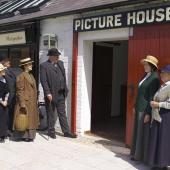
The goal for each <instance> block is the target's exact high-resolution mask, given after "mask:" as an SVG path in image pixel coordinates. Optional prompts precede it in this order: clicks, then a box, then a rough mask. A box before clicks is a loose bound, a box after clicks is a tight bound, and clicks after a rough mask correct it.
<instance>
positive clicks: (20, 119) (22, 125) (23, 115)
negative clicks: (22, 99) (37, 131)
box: [15, 108, 28, 132]
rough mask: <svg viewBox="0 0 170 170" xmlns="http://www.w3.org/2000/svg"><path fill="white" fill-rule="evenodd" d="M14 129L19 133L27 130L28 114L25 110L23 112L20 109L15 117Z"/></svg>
mask: <svg viewBox="0 0 170 170" xmlns="http://www.w3.org/2000/svg"><path fill="white" fill-rule="evenodd" d="M15 129H16V130H17V131H20V132H24V131H26V130H27V129H28V112H27V109H26V108H25V109H24V110H23V108H22V109H21V108H20V110H19V113H18V114H17V115H16V120H15Z"/></svg>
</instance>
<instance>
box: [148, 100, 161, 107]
mask: <svg viewBox="0 0 170 170" xmlns="http://www.w3.org/2000/svg"><path fill="white" fill-rule="evenodd" d="M150 106H151V107H152V108H158V107H159V103H158V102H155V101H151V102H150Z"/></svg>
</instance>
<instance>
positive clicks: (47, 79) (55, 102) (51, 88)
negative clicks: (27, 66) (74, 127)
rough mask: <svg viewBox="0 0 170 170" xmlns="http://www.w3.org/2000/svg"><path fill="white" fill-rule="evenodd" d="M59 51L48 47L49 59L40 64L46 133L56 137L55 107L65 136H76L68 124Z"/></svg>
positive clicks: (65, 93) (63, 77)
mask: <svg viewBox="0 0 170 170" xmlns="http://www.w3.org/2000/svg"><path fill="white" fill-rule="evenodd" d="M60 55H61V53H60V52H59V51H58V50H57V49H56V48H52V49H49V51H48V54H47V56H49V59H48V60H47V61H46V62H44V63H42V64H41V65H40V81H41V84H42V87H43V90H44V97H45V104H46V110H47V119H48V135H49V136H50V137H51V138H54V139H55V138H56V135H55V123H56V122H55V109H57V113H58V116H59V121H60V125H61V129H62V132H63V133H64V136H65V137H70V138H76V137H77V136H76V134H73V133H71V132H70V128H69V126H68V122H67V117H66V111H65V99H66V97H67V93H68V89H67V84H66V76H65V69H64V64H63V62H62V61H61V60H59V56H60Z"/></svg>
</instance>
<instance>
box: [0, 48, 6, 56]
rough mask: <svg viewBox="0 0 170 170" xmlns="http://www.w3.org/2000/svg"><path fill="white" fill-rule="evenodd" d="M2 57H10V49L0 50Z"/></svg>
mask: <svg viewBox="0 0 170 170" xmlns="http://www.w3.org/2000/svg"><path fill="white" fill-rule="evenodd" d="M0 56H2V57H6V56H8V48H4V49H0Z"/></svg>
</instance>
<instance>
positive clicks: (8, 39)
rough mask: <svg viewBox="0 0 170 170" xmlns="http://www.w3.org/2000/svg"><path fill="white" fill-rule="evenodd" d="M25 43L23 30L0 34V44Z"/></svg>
mask: <svg viewBox="0 0 170 170" xmlns="http://www.w3.org/2000/svg"><path fill="white" fill-rule="evenodd" d="M25 43H26V38H25V31H19V32H12V33H4V34H0V46H3V45H15V44H25Z"/></svg>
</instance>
